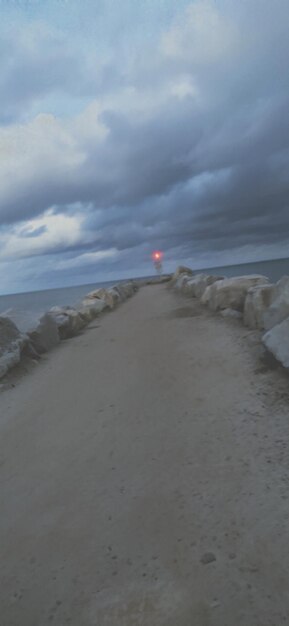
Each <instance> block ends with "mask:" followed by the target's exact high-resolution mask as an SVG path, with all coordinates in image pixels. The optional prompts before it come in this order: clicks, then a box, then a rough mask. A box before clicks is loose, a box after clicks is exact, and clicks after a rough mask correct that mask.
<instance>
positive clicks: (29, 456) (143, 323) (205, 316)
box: [0, 286, 289, 626]
mask: <svg viewBox="0 0 289 626" xmlns="http://www.w3.org/2000/svg"><path fill="white" fill-rule="evenodd" d="M288 393H289V385H288V376H287V374H285V373H284V371H283V370H282V369H280V368H277V369H275V368H273V366H272V365H271V364H270V363H269V361H267V360H266V358H265V355H264V354H263V352H262V349H261V347H260V343H259V341H258V337H257V336H256V334H255V333H252V332H250V331H247V330H246V329H244V328H243V327H242V326H241V324H240V323H239V322H236V321H235V320H224V319H222V318H221V317H218V316H212V315H211V314H210V313H208V312H207V311H205V310H203V309H201V308H200V305H199V304H198V303H197V302H196V301H193V300H187V299H186V298H183V297H181V296H177V295H175V294H174V293H172V292H170V291H169V290H168V289H167V288H166V287H165V286H163V287H159V286H157V287H146V288H143V289H142V290H140V292H139V293H138V294H137V295H136V296H135V297H134V298H133V299H131V300H129V301H128V302H126V303H125V304H123V305H122V306H121V307H120V308H119V309H118V310H117V311H115V312H113V313H111V314H108V315H106V316H104V317H102V318H100V319H99V320H97V321H96V322H94V323H93V324H92V325H91V327H89V328H88V329H87V330H86V331H85V332H84V333H83V334H82V335H81V336H79V337H77V338H76V339H73V340H71V341H67V342H63V343H62V344H61V346H60V347H59V348H57V349H56V350H55V351H54V352H52V353H51V354H49V355H48V356H47V357H46V358H45V359H43V360H42V361H41V363H40V364H39V365H38V366H37V367H36V366H35V368H34V371H33V372H31V373H30V374H29V375H28V376H21V377H20V379H19V380H18V381H17V384H16V386H15V388H13V389H11V390H8V391H5V392H2V393H1V395H0V413H1V419H0V483H1V484H0V494H1V509H0V510H1V516H0V540H1V544H0V563H1V565H0V568H1V600H0V616H1V617H0V623H1V626H47V625H48V624H49V625H50V624H53V625H57V626H65V625H66V624H69V625H70V626H269V625H270V626H281V624H282V623H284V624H288V623H289V594H288V581H289V560H288V545H289V525H288V516H289V500H288V495H289V490H288V483H289V455H288V439H289V419H288V418H289V411H288V407H289V396H288Z"/></svg>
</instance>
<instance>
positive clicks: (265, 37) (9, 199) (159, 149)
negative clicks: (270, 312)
mask: <svg viewBox="0 0 289 626" xmlns="http://www.w3.org/2000/svg"><path fill="white" fill-rule="evenodd" d="M0 18H1V19H0V22H1V26H0V94H1V97H0V293H7V292H15V291H25V290H32V289H40V288H49V287H54V286H62V285H75V284H80V283H89V282H94V281H96V280H100V279H106V278H107V279H111V278H118V277H126V276H130V275H144V274H149V273H152V263H151V259H150V254H151V252H152V251H153V250H154V249H158V248H160V249H162V250H164V253H165V268H166V269H167V270H168V271H169V270H171V269H173V268H174V267H175V265H176V263H178V262H190V264H191V265H193V266H195V267H199V268H201V267H206V266H207V267H210V266H215V265H223V264H230V263H238V262H245V261H249V260H258V259H265V258H276V257H285V256H289V206H288V205H289V72H288V58H289V38H288V21H289V2H288V0H238V2H237V1H236V0H195V1H192V2H188V1H186V0H122V1H121V2H119V0H0Z"/></svg>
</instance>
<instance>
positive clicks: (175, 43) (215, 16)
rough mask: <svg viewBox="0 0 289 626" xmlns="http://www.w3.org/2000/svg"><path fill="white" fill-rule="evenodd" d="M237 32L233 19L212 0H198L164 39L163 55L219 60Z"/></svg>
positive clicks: (200, 62) (231, 43) (226, 52)
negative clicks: (223, 13) (224, 13)
mask: <svg viewBox="0 0 289 626" xmlns="http://www.w3.org/2000/svg"><path fill="white" fill-rule="evenodd" d="M235 38H236V31H235V28H234V26H233V24H232V22H231V21H230V20H229V19H228V18H227V17H226V16H225V15H222V13H221V12H220V11H219V10H218V8H217V5H216V3H215V2H213V1H212V0H198V1H197V2H195V3H194V4H191V5H189V6H188V7H187V9H186V11H185V12H184V14H183V15H182V16H181V17H180V18H179V19H178V20H177V21H176V22H175V23H174V24H173V26H172V27H171V29H170V30H169V31H168V32H166V33H165V34H164V35H163V36H162V39H161V46H160V48H161V52H162V53H163V54H164V56H167V57H169V58H172V59H177V60H181V61H191V62H193V63H194V64H198V65H199V64H200V65H203V64H207V63H212V62H213V63H216V62H218V61H220V59H221V58H222V57H224V55H226V54H228V52H229V50H230V49H231V48H232V46H233V45H234V41H235Z"/></svg>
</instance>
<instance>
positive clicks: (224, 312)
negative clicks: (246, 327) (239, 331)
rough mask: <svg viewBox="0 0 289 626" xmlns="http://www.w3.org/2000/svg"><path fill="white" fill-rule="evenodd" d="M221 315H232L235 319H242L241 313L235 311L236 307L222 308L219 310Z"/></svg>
mask: <svg viewBox="0 0 289 626" xmlns="http://www.w3.org/2000/svg"><path fill="white" fill-rule="evenodd" d="M221 315H222V316H223V317H233V318H234V319H236V320H240V319H242V313H240V311H236V309H223V310H222V311H221Z"/></svg>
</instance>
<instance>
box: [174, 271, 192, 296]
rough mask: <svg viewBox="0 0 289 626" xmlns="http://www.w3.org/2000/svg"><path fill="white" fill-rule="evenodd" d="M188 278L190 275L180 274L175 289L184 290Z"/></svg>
mask: <svg viewBox="0 0 289 626" xmlns="http://www.w3.org/2000/svg"><path fill="white" fill-rule="evenodd" d="M189 280H190V276H188V274H181V275H180V276H179V278H178V279H177V281H176V283H175V289H178V290H179V291H183V292H184V291H185V285H186V283H187V282H188V281H189Z"/></svg>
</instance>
